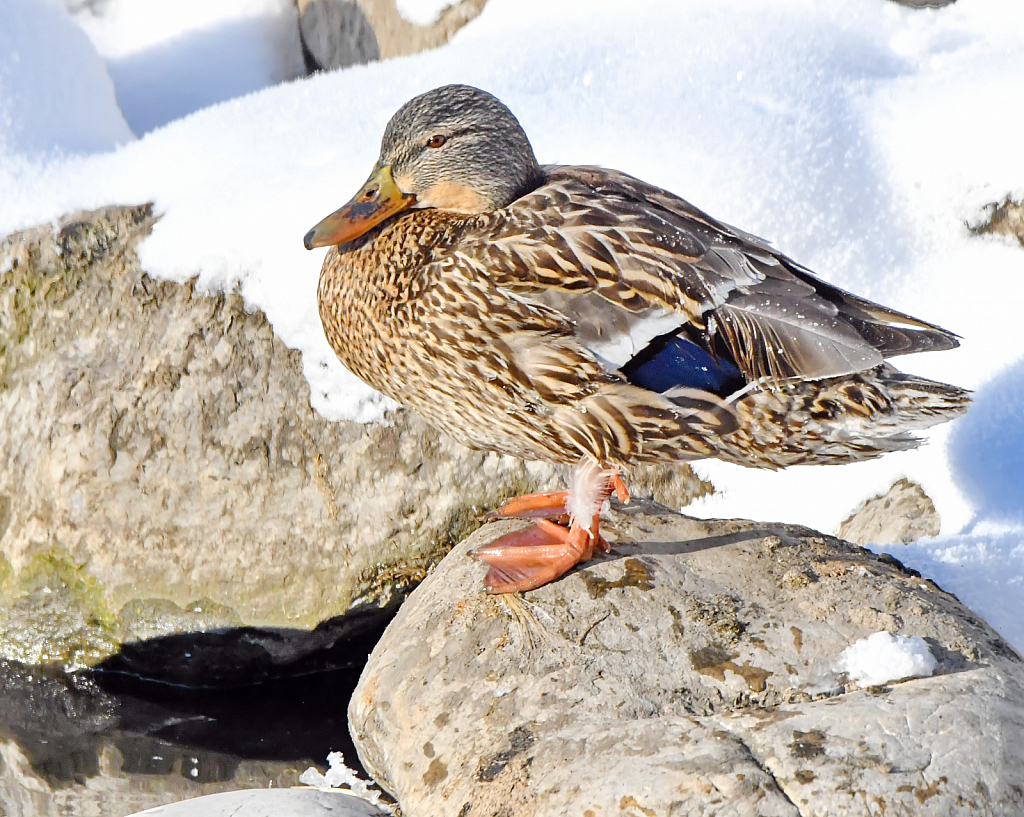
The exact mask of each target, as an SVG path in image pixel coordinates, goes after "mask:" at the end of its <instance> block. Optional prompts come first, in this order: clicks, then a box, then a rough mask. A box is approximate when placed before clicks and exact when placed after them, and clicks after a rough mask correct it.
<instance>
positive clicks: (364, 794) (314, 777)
mask: <svg viewBox="0 0 1024 817" xmlns="http://www.w3.org/2000/svg"><path fill="white" fill-rule="evenodd" d="M327 765H328V769H327V774H322V773H321V772H320V770H319V769H317V768H316V767H314V766H310V767H309V768H308V769H306V771H304V772H303V773H302V774H300V775H299V782H300V783H302V784H303V785H304V786H313V787H314V788H318V789H336V788H339V787H341V786H344V787H345V788H346V789H349V790H351V792H352V793H353V794H355V795H356V796H358V797H361V798H362V799H364V800H366V801H367V802H369V803H372V804H373V805H375V806H382V805H383V803H381V795H380V792H379V791H378V790H377V789H376V788H371V786H373V785H374V784H372V783H370V784H368V783H367V782H366V781H365V780H363V779H362V778H361V777H360V776H359V775H358V774H357V773H356V772H355V771H354V770H353V769H350V768H349V767H348V766H346V765H345V755H343V754H342V753H341V752H331V753H330V754H328V755H327Z"/></svg>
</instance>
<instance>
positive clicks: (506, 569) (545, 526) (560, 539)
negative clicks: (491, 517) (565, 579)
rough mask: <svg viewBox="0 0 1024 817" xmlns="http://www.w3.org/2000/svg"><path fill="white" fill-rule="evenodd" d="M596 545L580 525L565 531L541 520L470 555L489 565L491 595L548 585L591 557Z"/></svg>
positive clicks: (487, 582)
mask: <svg viewBox="0 0 1024 817" xmlns="http://www.w3.org/2000/svg"><path fill="white" fill-rule="evenodd" d="M592 552H593V545H592V544H591V539H590V536H589V534H588V533H587V531H586V530H584V529H583V528H582V527H580V526H579V525H575V524H574V525H573V526H572V527H571V528H564V527H562V526H561V525H557V524H555V523H554V522H550V521H548V520H547V519H539V520H537V521H536V522H534V523H533V525H531V526H530V527H528V528H526V529H525V530H521V531H515V532H514V533H508V534H506V535H505V536H501V537H499V538H498V539H495V540H494V541H493V542H491V543H490V544H489V545H483V546H481V547H478V548H476V549H474V550H472V551H471V552H470V555H471V556H472V557H473V558H475V559H479V560H480V561H481V562H486V563H487V565H489V567H490V570H488V571H487V576H486V577H484V589H485V590H486V591H487V592H488V593H516V592H522V591H525V590H533V589H534V588H537V587H540V586H541V585H545V584H547V583H548V582H550V581H554V580H555V579H557V578H558V577H559V576H561V575H562V574H563V573H566V572H567V571H569V570H571V569H572V568H573V567H574V566H575V565H576V564H577V563H579V562H580V561H583V560H584V559H587V558H589V557H590V554H591V553H592Z"/></svg>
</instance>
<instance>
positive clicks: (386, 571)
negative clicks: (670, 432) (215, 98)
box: [0, 205, 708, 682]
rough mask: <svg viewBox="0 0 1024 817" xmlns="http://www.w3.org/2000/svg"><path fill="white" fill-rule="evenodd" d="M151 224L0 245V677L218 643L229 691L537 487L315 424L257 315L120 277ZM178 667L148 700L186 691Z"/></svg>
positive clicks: (370, 602) (486, 468) (417, 434)
mask: <svg viewBox="0 0 1024 817" xmlns="http://www.w3.org/2000/svg"><path fill="white" fill-rule="evenodd" d="M154 221H155V219H154V216H153V215H152V210H151V207H150V206H148V205H147V206H140V207H111V208H108V209H105V210H101V211H97V212H95V213H88V214H81V215H79V216H77V217H72V218H68V219H65V220H64V221H63V222H61V224H60V225H58V226H56V227H51V226H49V225H47V226H45V227H40V228H37V229H34V230H29V231H26V232H24V233H19V234H14V235H12V236H9V237H7V238H6V239H4V240H3V241H2V242H0V551H2V553H0V555H2V558H0V658H8V659H11V660H17V661H21V662H23V663H26V664H38V663H44V662H57V663H59V664H61V665H63V666H65V667H75V666H82V665H94V664H96V663H97V662H99V661H101V660H103V659H104V658H106V657H107V656H109V655H111V654H112V653H115V652H116V651H117V650H118V649H119V648H120V646H121V645H122V644H125V643H132V642H138V641H140V640H152V639H154V638H156V637H161V638H162V637H168V636H173V635H174V634H177V633H188V632H198V633H203V632H207V631H223V630H229V631H233V632H239V633H241V636H240V637H239V638H236V639H235V642H236V643H240V642H246V643H247V644H249V646H250V647H251V650H250V653H249V656H248V657H245V654H244V653H243V652H239V653H237V655H238V656H239V657H238V660H237V662H236V663H235V666H234V669H235V670H236V671H237V672H241V673H246V672H247V671H249V670H251V664H249V663H247V662H252V661H257V660H260V661H263V662H264V663H268V662H269V663H271V664H283V663H287V662H290V661H293V660H295V659H296V658H297V657H300V656H301V655H302V654H303V653H306V652H309V651H311V650H315V649H319V648H321V647H324V646H328V645H330V644H331V643H333V640H334V638H335V635H336V633H335V631H334V630H332V629H331V628H326V629H325V628H319V629H314V628H316V627H317V625H319V624H321V623H322V622H325V621H328V620H331V619H333V618H335V617H337V616H339V615H341V614H343V613H345V612H346V611H348V610H349V609H350V608H351V607H352V606H353V605H354V604H356V603H359V604H361V605H363V606H369V607H379V606H384V605H386V604H388V603H389V602H390V601H391V600H392V599H393V598H394V597H395V596H396V595H400V594H402V593H403V592H404V591H405V590H407V589H408V588H409V587H411V586H412V585H414V584H415V583H416V582H418V581H419V580H421V579H422V578H423V576H424V575H425V574H426V572H427V571H428V570H429V569H430V567H431V566H432V565H433V564H435V563H436V562H437V561H438V560H439V559H440V558H441V557H442V556H443V555H444V554H445V553H446V552H447V551H448V550H449V549H450V548H451V546H452V545H453V544H455V543H456V542H458V541H459V540H460V539H462V538H463V537H464V536H466V535H467V534H468V533H470V532H471V531H472V530H474V529H475V528H476V527H477V526H478V525H479V524H480V518H481V516H482V514H483V513H484V511H486V510H489V509H490V508H492V507H494V506H495V505H497V504H499V503H500V502H501V501H502V500H503V499H505V498H507V497H508V496H511V495H515V494H519V493H524V492H528V491H533V490H546V489H549V488H551V487H554V486H556V485H557V484H558V482H559V480H560V472H559V471H558V470H557V469H556V468H554V467H553V466H549V465H544V464H537V463H523V462H522V461H520V460H516V459H512V458H509V457H501V456H498V455H494V454H488V453H483V452H477V451H470V450H469V449H466V448H463V447H461V446H458V445H456V444H455V443H453V442H452V441H451V440H449V439H447V438H446V437H442V436H440V435H439V434H437V433H436V432H434V431H433V430H432V429H430V428H429V427H427V426H426V425H425V424H424V423H423V422H422V421H420V420H419V419H418V418H417V417H415V416H414V415H411V414H410V413H408V412H405V411H399V412H396V413H394V414H393V415H392V416H391V417H390V418H389V422H388V424H371V425H363V424H360V423H331V422H327V421H326V420H324V419H323V418H322V417H320V416H319V415H318V414H317V413H316V412H315V411H313V410H312V409H311V408H310V405H309V386H308V384H307V381H306V379H305V377H304V376H303V373H302V361H301V355H300V353H299V352H297V351H295V350H292V349H288V348H287V347H286V346H285V345H284V344H283V343H282V342H281V341H280V340H279V339H278V338H277V337H276V336H275V334H274V331H273V329H272V327H271V326H270V325H269V324H268V323H267V320H266V318H265V317H264V315H263V314H262V313H260V312H248V311H246V309H245V308H244V304H243V302H242V299H241V297H239V296H237V295H221V296H216V297H211V296H207V295H202V294H199V293H197V292H195V291H194V289H193V286H192V285H191V284H189V283H186V284H177V283H174V282H170V281H158V280H154V279H152V278H150V277H149V276H148V275H147V274H146V273H145V272H144V271H143V270H142V269H140V267H139V264H138V260H137V258H136V256H135V253H134V247H135V244H136V243H137V242H138V240H139V239H140V238H141V237H143V236H144V235H146V234H147V233H148V231H149V230H150V228H151V227H152V225H153V224H154ZM666 474H667V472H666V470H665V469H661V470H660V471H658V470H652V471H648V472H645V474H643V475H641V476H642V478H641V479H640V481H639V483H638V484H640V483H645V484H648V485H650V486H652V487H655V488H657V494H656V495H658V496H659V497H660V498H661V499H662V500H663V501H666V502H669V503H670V504H672V505H673V506H675V507H678V506H680V505H682V504H685V503H686V502H687V501H688V500H689V498H691V497H693V496H695V495H699V494H700V493H701V492H705V491H706V490H708V486H707V485H706V484H704V483H701V482H700V481H699V480H697V479H696V478H695V477H694V476H693V475H692V473H691V472H690V471H689V470H688V469H683V470H676V471H674V472H672V473H671V474H670V475H666ZM243 626H245V627H250V628H252V627H256V628H264V629H270V630H273V632H272V633H270V634H269V635H260V634H256V635H255V636H254V635H253V634H252V633H250V632H248V631H241V630H238V628H240V627H243ZM242 646H245V645H244V644H242ZM189 652H190V651H189V650H182V651H180V652H179V653H178V654H177V655H175V656H174V657H173V665H174V666H177V667H179V668H180V670H181V672H182V673H184V674H185V676H187V678H184V679H168V680H178V681H183V680H188V681H189V682H192V681H194V680H195V679H194V678H193V677H192V675H191V674H190V673H191V672H192V669H191V668H190V663H189V662H190V661H191V662H192V664H195V665H196V667H195V671H196V672H202V671H204V670H206V669H208V667H209V664H208V660H209V652H208V651H207V652H205V653H204V654H203V660H202V661H200V660H199V659H198V658H197V657H196V656H195V655H193V656H192V657H191V658H185V657H183V656H184V655H185V654H186V653H189ZM252 680H253V679H252V678H251V677H250V678H249V681H250V682H252Z"/></svg>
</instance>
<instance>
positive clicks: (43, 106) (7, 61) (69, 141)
mask: <svg viewBox="0 0 1024 817" xmlns="http://www.w3.org/2000/svg"><path fill="white" fill-rule="evenodd" d="M0 21H2V24H0V157H2V156H4V154H7V153H10V154H16V155H19V156H22V157H24V158H26V159H30V158H38V157H40V156H45V155H47V154H49V155H53V154H55V153H60V152H67V153H94V152H97V151H105V150H111V149H112V148H114V147H116V146H117V145H118V144H122V143H125V142H129V141H131V140H132V139H134V138H135V137H134V136H133V134H132V132H131V130H130V129H129V127H128V124H127V123H126V122H125V120H124V117H123V116H122V115H121V111H120V110H119V109H118V106H117V100H116V99H115V98H114V86H113V84H112V83H111V81H110V77H109V76H108V75H107V71H106V68H105V67H104V65H103V61H102V60H101V59H100V58H99V55H98V54H97V53H96V49H95V48H94V47H93V45H92V43H91V42H90V41H89V38H88V37H86V36H85V34H84V33H82V31H81V30H80V29H79V28H78V27H77V26H76V25H75V24H74V22H72V21H71V20H70V19H69V18H68V16H67V15H66V14H65V13H64V11H63V10H62V9H61V8H60V6H58V5H57V4H56V3H55V2H53V0H4V5H3V6H0ZM40 44H43V46H44V47H40ZM0 189H2V188H0Z"/></svg>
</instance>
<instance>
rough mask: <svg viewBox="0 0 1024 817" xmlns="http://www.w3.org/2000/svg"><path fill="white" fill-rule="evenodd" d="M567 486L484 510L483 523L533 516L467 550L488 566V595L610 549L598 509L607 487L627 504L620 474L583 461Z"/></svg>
mask: <svg viewBox="0 0 1024 817" xmlns="http://www.w3.org/2000/svg"><path fill="white" fill-rule="evenodd" d="M571 486H572V490H573V491H575V493H574V494H572V496H570V492H569V491H545V492H544V493H539V494H527V495H526V496H520V497H516V498H514V499H510V500H508V501H507V502H505V504H504V505H502V506H501V507H500V508H498V509H497V510H496V511H492V512H491V513H490V514H488V516H487V518H488V520H489V521H493V520H495V519H508V518H515V519H535V520H537V521H536V522H534V524H533V525H532V526H531V527H529V528H526V529H525V530H521V531H516V532H514V533H509V534H506V535H505V536H502V537H500V538H498V539H496V540H495V541H493V542H491V543H490V544H489V545H483V546H482V547H478V548H476V549H475V550H473V551H472V552H471V555H472V556H473V557H474V558H476V559H479V560H480V561H482V562H486V563H487V564H488V565H489V566H490V569H489V570H488V571H487V576H486V577H485V578H484V588H485V589H486V590H487V592H488V593H515V592H521V591H524V590H533V589H534V588H537V587H540V586H541V585H544V584H547V583H548V582H550V581H554V580H555V579H557V578H558V577H559V576H561V575H563V574H564V573H566V572H568V571H569V570H571V569H572V568H573V567H574V566H575V565H577V564H579V563H580V562H583V561H586V560H587V559H589V558H590V557H591V556H593V555H594V550H595V548H596V549H597V550H600V551H602V552H604V553H608V552H610V551H611V549H612V548H611V545H609V544H608V542H607V541H606V540H605V538H604V537H603V536H601V534H600V533H599V531H598V523H599V516H598V513H599V511H600V508H601V506H602V505H603V504H604V502H605V500H606V499H607V498H608V497H609V496H610V495H611V494H612V492H613V491H614V492H615V494H616V495H617V497H618V499H619V500H620V501H621V502H623V503H626V502H629V492H628V491H627V490H626V483H625V482H624V481H623V479H622V476H621V475H620V474H619V473H618V472H616V471H613V470H611V469H604V468H602V467H601V466H600V465H598V464H597V463H595V462H593V461H592V460H588V459H584V460H581V462H580V464H579V465H578V466H577V468H576V471H575V472H574V474H573V479H572V481H571ZM570 505H572V507H573V513H574V514H578V515H581V516H582V518H584V519H589V521H590V525H589V526H588V527H587V528H584V527H583V526H582V525H581V524H580V519H579V517H578V516H577V517H570V513H569V510H568V508H569V506H570ZM551 520H556V521H551ZM570 521H571V524H569V523H570ZM556 522H561V523H562V524H556Z"/></svg>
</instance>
